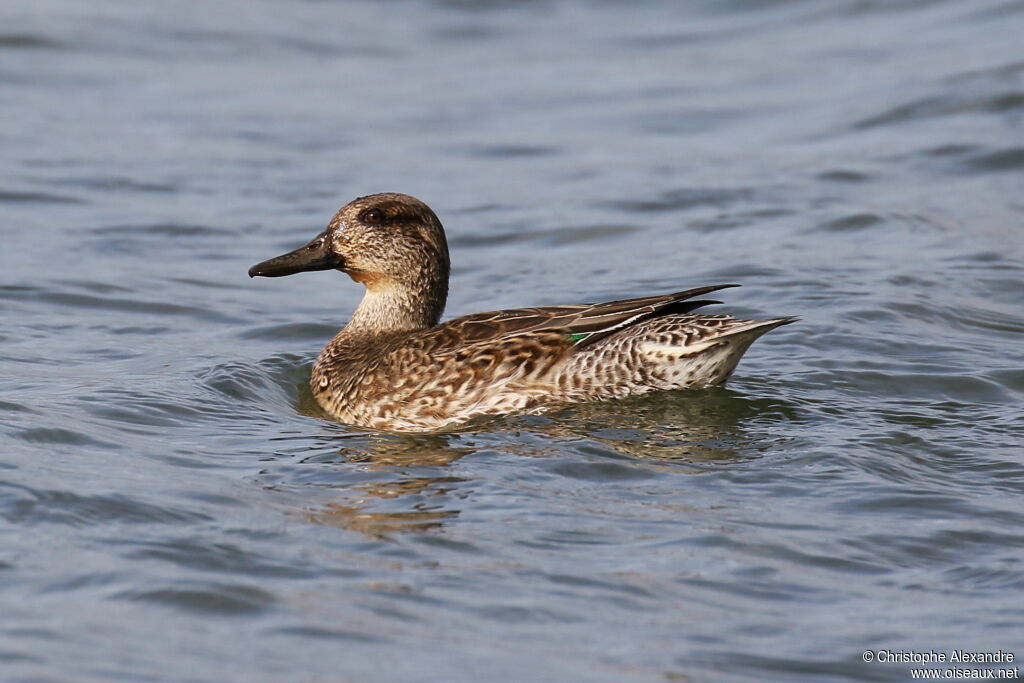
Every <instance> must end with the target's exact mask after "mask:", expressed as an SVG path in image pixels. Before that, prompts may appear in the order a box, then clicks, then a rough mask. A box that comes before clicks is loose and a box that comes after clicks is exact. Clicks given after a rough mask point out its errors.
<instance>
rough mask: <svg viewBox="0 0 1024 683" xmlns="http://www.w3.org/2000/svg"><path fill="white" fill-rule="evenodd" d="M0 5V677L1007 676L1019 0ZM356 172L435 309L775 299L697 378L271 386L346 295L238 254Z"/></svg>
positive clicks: (291, 236)
mask: <svg viewBox="0 0 1024 683" xmlns="http://www.w3.org/2000/svg"><path fill="white" fill-rule="evenodd" d="M4 15H5V16H4V20H3V21H2V22H0V122H2V124H3V125H2V127H0V146H2V149H3V152H4V153H3V154H2V155H0V169H2V173H0V230H2V235H3V250H2V257H0V263H2V271H0V311H2V314H3V321H4V324H3V327H2V329H0V357H2V365H0V368H2V370H0V444H2V447H0V517H2V520H3V524H2V525H0V613H2V614H3V619H2V621H0V630H2V634H0V666H2V670H3V678H4V679H5V680H12V681H14V680H17V681H30V680H31V681H64V680H75V681H89V680H96V681H100V680H140V681H149V680H175V681H185V680H187V681H227V680H231V681H234V680H237V681H282V680H295V681H338V680H340V681H369V680H388V681H392V680H393V681H428V680H431V681H432V680H448V681H477V680H493V681H519V680H534V681H577V680H579V681H582V680H586V681H624V680H629V681H634V680H635V681H662V680H693V681H722V680H753V679H757V680H779V681H792V680H813V681H819V680H904V679H906V678H908V677H909V669H910V667H909V666H908V665H900V664H892V663H890V664H885V663H878V662H873V663H865V662H863V661H862V657H861V653H862V652H863V651H864V650H869V649H870V650H878V649H889V650H918V651H922V650H929V649H935V650H942V651H945V652H949V651H951V650H953V649H968V650H980V651H994V650H996V649H999V648H1002V649H1003V650H1009V651H1013V652H1015V654H1016V655H1017V657H1018V658H1020V657H1024V649H1021V642H1022V641H1021V634H1022V633H1024V608H1022V607H1021V600H1020V595H1021V592H1022V589H1024V531H1022V529H1024V460H1022V458H1024V456H1022V452H1024V451H1022V449H1021V443H1022V441H1024V419H1022V418H1024V414H1022V409H1021V406H1022V396H1024V315H1022V311H1024V308H1022V304H1024V237H1022V235H1024V231H1022V229H1021V226H1022V222H1024V201H1022V199H1021V197H1022V196H1024V182H1022V181H1024V135H1022V133H1021V131H1022V123H1024V52H1022V49H1021V39H1020V37H1021V35H1024V5H1022V4H1021V3H1019V2H1008V1H1006V0H979V1H977V2H970V3H965V2H959V1H955V0H934V1H930V2H906V3H870V2H860V1H855V0H842V1H839V2H825V1H821V2H814V1H811V0H777V1H774V2H755V1H751V0H734V1H729V2H710V1H708V2H700V1H697V0H694V1H693V2H685V3H674V2H668V1H665V2H658V1H656V0H655V1H652V2H647V3H642V4H637V3H618V2H582V1H571V0H555V1H552V2H524V3H492V2H483V1H468V2H440V1H439V2H413V1H411V0H408V1H403V2H393V3H370V2H354V3H328V2H304V3H284V2H278V1H272V0H258V1H256V2H245V3H241V2H221V3H215V4H209V3H200V2H194V1H191V0H189V1H185V2H176V3H163V4H159V5H152V4H138V3H127V2H123V1H115V0H100V1H99V2H90V3H87V4H82V3H77V2H68V1H65V0H45V1H38V0H37V1H34V2H31V3H30V2H15V4H14V5H10V6H8V7H7V8H5V11H4ZM379 191H400V192H406V193H409V194H413V195H416V196H418V197H420V198H422V199H423V200H425V201H426V202H428V203H429V204H430V205H431V206H432V207H433V208H434V209H435V210H436V212H437V213H438V214H439V215H440V217H441V219H442V220H443V221H444V223H445V225H446V227H447V229H448V234H449V240H450V244H451V248H452V259H453V264H454V273H453V279H452V295H451V298H450V301H449V306H448V311H447V314H448V315H449V316H454V315H461V314H465V313H471V312H475V311H481V310H492V309H496V308H502V307H514V306H525V305H539V304H558V303H575V302H582V301H595V300H601V299H606V298H609V299H610V298H621V297H629V296H641V295H645V294H649V293H655V292H663V291H673V290H678V289H684V288H687V287H693V286H699V285H704V284H710V283H719V282H740V283H742V284H743V285H744V287H743V288H742V289H737V290H729V291H728V292H727V293H726V294H727V296H726V297H725V298H726V301H727V302H726V305H724V306H722V307H719V309H720V310H721V311H725V312H730V313H734V314H736V315H742V316H781V315H799V316H801V317H802V321H801V322H800V323H799V324H796V325H790V326H787V327H785V328H781V329H779V330H777V331H775V332H772V333H771V334H769V335H768V336H767V337H765V338H764V339H762V340H761V341H759V342H757V343H756V344H755V345H754V347H753V348H752V349H751V351H750V352H749V354H748V356H747V358H746V359H745V360H744V362H743V363H742V364H741V365H740V367H739V370H738V372H737V374H736V376H735V379H734V380H733V381H732V382H731V383H730V384H729V385H728V386H727V387H725V388H716V389H711V390H706V391H700V392H681V393H670V394H661V395H657V396H649V397H644V398H641V399H635V400H630V401H625V402H618V403H606V404H599V405H588V406H579V407H575V408H572V409H568V410H564V411H560V412H557V413H553V414H549V415H546V416H541V417H507V418H499V419H494V420H487V421H483V422H480V423H475V424H474V425H472V426H471V427H470V428H467V429H465V430H461V431H458V432H456V433H452V434H445V435H425V436H413V437H405V436H397V435H387V434H378V433H372V432H366V431H365V430H359V429H353V428H350V427H347V426H345V425H341V424H337V423H334V422H332V421H330V420H327V419H324V417H323V416H322V415H321V414H320V413H319V412H318V411H317V410H316V408H315V406H314V405H313V402H312V399H311V397H310V394H309V392H308V390H307V389H306V388H305V382H306V380H307V378H308V374H309V368H310V365H311V363H312V360H313V358H314V357H315V355H316V353H317V352H318V350H319V349H320V348H321V347H322V346H323V344H324V343H325V342H326V340H327V339H328V338H329V337H330V336H331V335H332V334H333V333H334V332H335V331H336V330H337V328H338V327H339V326H340V325H341V324H343V323H344V321H345V320H346V319H347V316H348V315H349V313H350V312H351V310H352V309H353V308H354V306H355V304H356V303H357V301H358V299H359V297H360V295H361V291H360V289H359V287H358V286H357V285H356V284H355V283H352V282H350V281H348V280H347V279H346V278H342V277H339V276H337V275H336V274H333V273H314V274H309V275H303V276H296V277H294V278H288V279H284V280H254V281H250V280H249V279H248V278H247V277H246V269H247V268H248V266H250V265H251V264H253V263H256V262H257V261H260V260H263V259H265V258H267V257H269V256H273V255H276V254H278V253H281V252H283V251H285V250H289V249H292V248H294V247H295V246H298V245H300V244H302V243H304V242H305V241H306V240H307V239H309V238H311V237H312V236H313V235H315V234H316V233H317V232H319V231H320V230H322V228H323V226H324V225H325V224H326V222H327V220H328V219H329V217H330V215H331V214H332V213H333V211H334V210H335V209H336V208H337V207H338V206H340V205H341V204H343V203H345V202H347V201H348V200H349V199H351V198H353V197H355V196H357V195H361V194H367V193H371V192H379ZM1014 648H1017V649H1016V650H1014ZM1018 663H1019V662H1018Z"/></svg>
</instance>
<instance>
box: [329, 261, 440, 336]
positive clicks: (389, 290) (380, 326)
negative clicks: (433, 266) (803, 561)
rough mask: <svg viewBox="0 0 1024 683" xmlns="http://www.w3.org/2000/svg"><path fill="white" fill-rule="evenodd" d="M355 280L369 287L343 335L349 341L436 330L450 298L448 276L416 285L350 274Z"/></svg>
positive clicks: (422, 281) (435, 275)
mask: <svg viewBox="0 0 1024 683" xmlns="http://www.w3.org/2000/svg"><path fill="white" fill-rule="evenodd" d="M350 275H352V279H354V280H357V281H359V282H362V283H363V284H364V285H366V294H364V295H363V300H362V301H360V302H359V306H357V307H356V310H355V313H353V314H352V319H351V320H350V321H349V323H348V325H346V326H345V329H343V330H342V331H341V335H344V336H346V337H349V338H354V337H361V338H366V337H375V336H390V335H392V334H399V333H404V332H416V331H418V330H425V329H427V328H430V327H433V326H434V325H436V324H437V323H438V321H439V320H440V319H441V314H442V313H443V312H444V304H445V299H447V297H448V276H447V273H442V272H437V273H432V274H428V275H431V276H430V277H424V278H417V282H416V283H415V284H411V283H406V282H398V281H395V280H392V279H389V278H385V277H371V276H369V275H366V274H361V273H350Z"/></svg>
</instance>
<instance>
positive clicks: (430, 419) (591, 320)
mask: <svg viewBox="0 0 1024 683" xmlns="http://www.w3.org/2000/svg"><path fill="white" fill-rule="evenodd" d="M448 269H449V264H448V245H447V243H446V242H445V237H444V228H442V227H441V222H440V221H439V220H438V218H437V216H436V215H434V212H433V211H431V210H430V208H429V207H428V206H427V205H426V204H424V203H423V202H421V201H419V200H418V199H415V198H413V197H410V196H408V195H404V194H393V193H386V194H375V195H370V196H368V197H360V198H359V199H356V200H355V201H353V202H351V203H349V204H348V205H347V206H345V207H344V208H342V209H341V210H340V211H338V213H337V214H335V216H334V218H333V220H331V222H330V225H328V226H327V230H325V231H324V232H322V233H320V234H319V235H317V236H316V238H314V239H313V241H312V242H310V243H309V244H307V245H306V246H304V247H300V248H299V249H296V250H295V251H293V252H290V253H288V254H285V255H283V256H278V257H277V258H272V259H270V260H269V261H264V262H263V263H260V264H257V265H255V266H253V267H252V268H250V269H249V275H250V277H254V276H256V275H262V276H264V277H279V276H281V275H291V274H293V273H298V272H302V271H306V270H340V271H342V272H343V273H346V274H348V276H349V277H351V278H352V279H353V280H355V281H356V282H361V283H363V285H364V286H365V287H366V294H365V296H364V297H363V300H362V301H361V302H360V304H359V306H358V307H357V308H356V311H355V313H354V314H353V315H352V319H351V320H350V321H349V323H348V325H346V326H345V327H344V328H343V329H342V330H341V331H340V332H339V333H338V334H337V335H336V336H335V337H334V339H332V340H331V341H330V343H329V344H327V346H326V347H325V348H324V350H323V351H322V352H321V353H320V357H319V358H317V360H316V364H314V365H313V376H312V379H311V384H312V388H313V395H314V396H316V399H317V401H318V402H319V403H320V405H321V406H323V408H324V409H325V410H327V412H329V413H330V414H331V415H333V416H335V417H336V418H337V419H339V420H341V421H343V422H348V423H350V424H354V425H359V426H364V427H372V428H375V429H383V430H389V431H425V430H436V429H440V428H442V427H445V426H447V425H453V424H458V423H461V422H465V421H467V420H469V419H471V418H474V417H477V416H479V415H495V414H500V413H511V412H521V411H530V412H539V411H541V410H544V409H545V408H550V407H554V406H557V405H565V404H568V403H581V402H585V401H599V400H603V399H612V398H623V397H626V396H634V395H637V394H643V393H647V392H649V391H655V390H663V389H684V388H696V387H704V386H708V385H712V384H720V383H722V382H724V381H725V380H726V379H727V378H728V377H729V375H730V374H731V373H732V371H733V369H734V368H735V367H736V364H737V363H738V362H739V360H740V357H741V356H742V355H743V353H744V351H746V350H747V347H749V346H750V344H751V342H753V341H754V340H755V339H757V338H758V337H760V336H761V335H762V334H764V333H765V332H767V331H769V330H771V329H773V328H775V327H778V326H779V325H785V324H786V323H789V322H792V321H793V320H795V318H775V319H773V320H737V319H736V318H733V317H731V316H728V315H691V314H690V311H692V310H694V309H695V308H698V307H700V306H704V305H706V304H710V303H719V302H717V301H706V300H701V301H693V300H691V299H692V297H695V296H701V295H703V294H707V293H708V292H713V291H716V290H719V289H725V288H726V287H735V286H736V285H712V286H710V287H698V288H697V289H689V290H686V291H684V292H676V293H675V294H662V295H659V296H649V297H644V298H641V299H627V300H624V301H610V302H606V303H600V304H580V305H576V306H546V307H542V308H520V309H515V310H508V311H494V312H490V313H476V314H474V315H467V316H464V317H462V318H456V319H455V320H449V321H448V322H446V323H439V322H438V321H439V320H440V318H441V312H442V311H443V310H444V305H445V299H446V298H447V296H448Z"/></svg>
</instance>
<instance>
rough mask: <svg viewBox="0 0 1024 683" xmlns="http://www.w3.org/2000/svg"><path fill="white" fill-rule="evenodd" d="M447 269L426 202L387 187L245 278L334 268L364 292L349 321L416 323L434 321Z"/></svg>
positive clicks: (441, 304) (441, 235)
mask: <svg viewBox="0 0 1024 683" xmlns="http://www.w3.org/2000/svg"><path fill="white" fill-rule="evenodd" d="M449 268H450V265H449V260H448V244H447V242H446V240H445V236H444V228H443V227H442V226H441V221H440V220H438V218H437V216H436V215H435V214H434V212H433V211H432V210H431V209H430V207H429V206H427V205H426V204H424V203H423V202H421V201H420V200H418V199H416V198H415V197H410V196H409V195H405V194H398V193H393V192H388V193H383V194H373V195H369V196H366V197H359V198H358V199H355V200H353V201H351V202H349V203H348V204H346V205H345V206H343V207H342V208H341V209H340V210H339V211H338V212H337V213H336V214H335V215H334V218H333V219H331V222H330V224H328V226H327V229H326V230H324V231H323V232H322V233H320V234H319V235H317V236H316V237H314V238H313V240H312V241H310V242H309V243H308V244H306V245H305V246H302V247H299V248H298V249H296V250H295V251H291V252H288V253H287V254H283V255H281V256H277V257H275V258H272V259H268V260H266V261H263V262H262V263H257V264H256V265H255V266H253V267H252V268H250V269H249V277H256V276H261V277H281V276H283V275H293V274H295V273H301V272H305V271H314V270H340V271H342V272H343V273H346V274H347V275H348V276H349V277H351V278H352V279H353V280H355V281H356V282H360V283H362V284H363V285H365V286H366V290H367V294H366V297H365V298H364V299H363V303H361V304H360V307H359V309H357V311H356V315H354V316H353V319H352V322H353V323H359V322H366V323H373V324H375V325H377V326H378V327H381V326H384V327H394V326H396V324H397V325H398V326H399V327H401V328H409V327H413V328H415V327H424V326H426V327H429V326H432V325H435V324H436V323H437V321H438V320H439V319H440V317H441V313H442V312H443V310H444V303H445V299H446V298H447V295H448V272H449ZM361 313H362V316H360V314H361ZM370 314H372V316H373V318H374V319H373V320H368V319H367V320H362V319H365V318H367V316H368V315H370ZM361 318H362V319H361ZM350 325H351V323H350Z"/></svg>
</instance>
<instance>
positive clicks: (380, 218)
mask: <svg viewBox="0 0 1024 683" xmlns="http://www.w3.org/2000/svg"><path fill="white" fill-rule="evenodd" d="M361 218H362V219H363V222H364V223H371V224H377V223H383V222H384V212H383V211H381V210H380V209H367V210H366V211H363V215H362V216H361Z"/></svg>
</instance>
